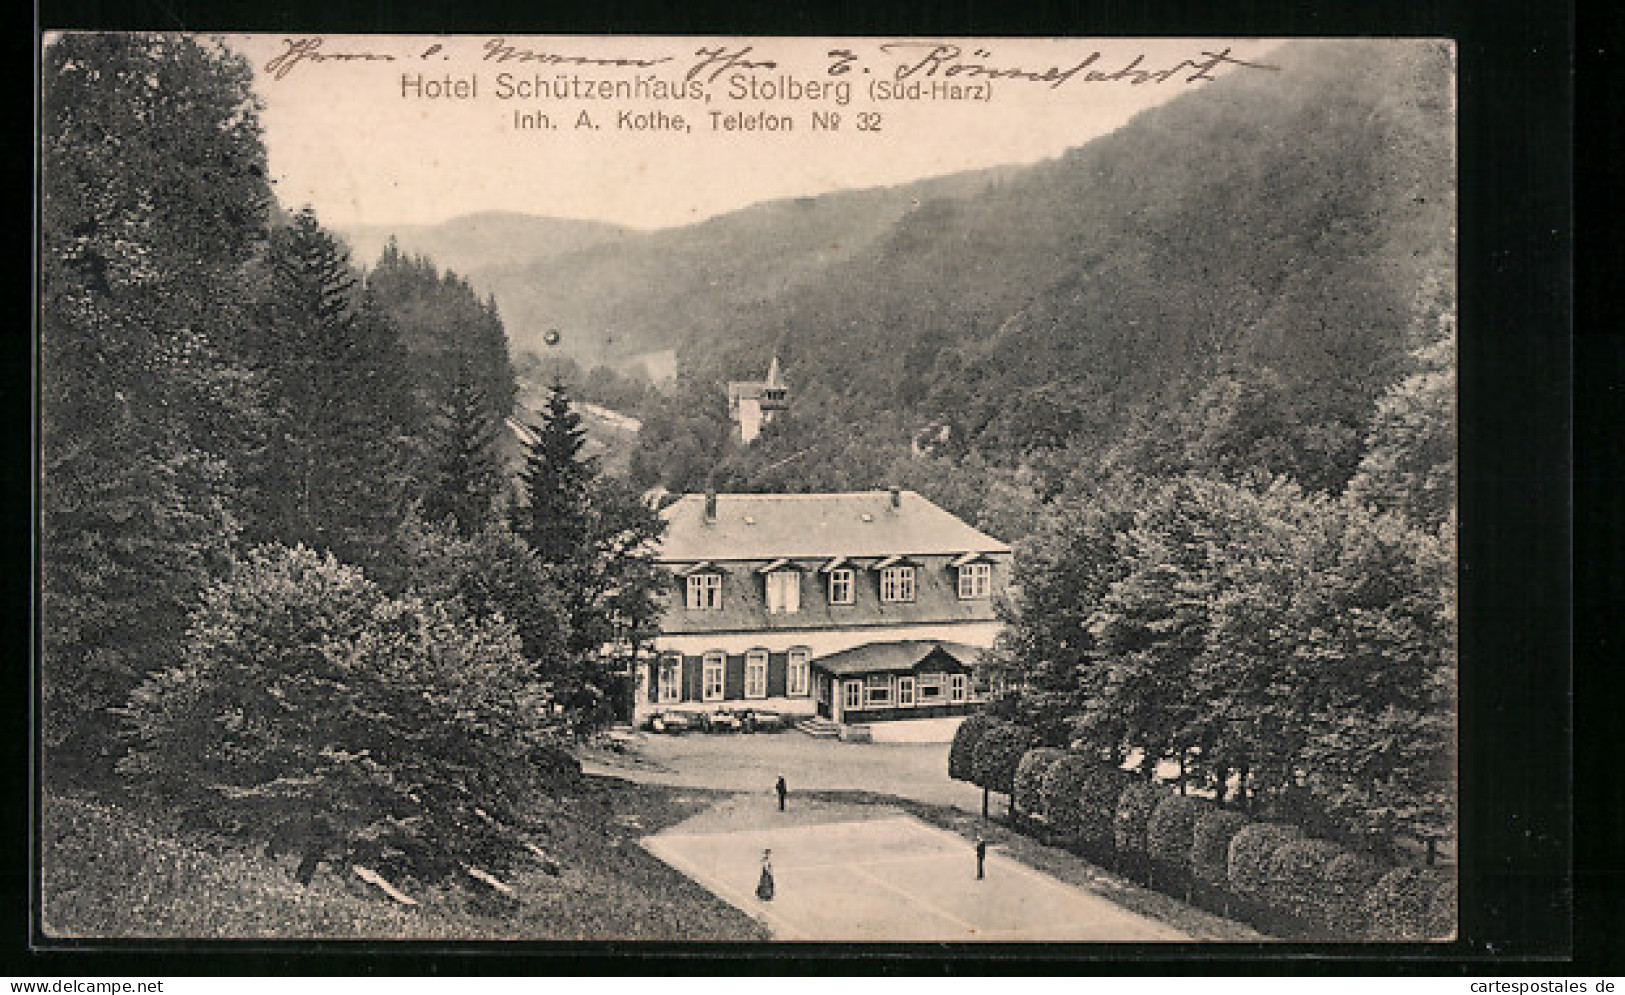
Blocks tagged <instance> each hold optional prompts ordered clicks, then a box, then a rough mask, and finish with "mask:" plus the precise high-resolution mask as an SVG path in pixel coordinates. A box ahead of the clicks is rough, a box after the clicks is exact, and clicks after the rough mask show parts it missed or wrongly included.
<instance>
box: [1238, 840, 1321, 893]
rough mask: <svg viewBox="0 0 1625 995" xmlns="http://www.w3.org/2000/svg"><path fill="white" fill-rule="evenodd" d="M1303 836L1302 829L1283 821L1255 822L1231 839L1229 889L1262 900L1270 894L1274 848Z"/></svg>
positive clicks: (1275, 849) (1277, 848) (1276, 848)
mask: <svg viewBox="0 0 1625 995" xmlns="http://www.w3.org/2000/svg"><path fill="white" fill-rule="evenodd" d="M1302 838H1303V830H1301V829H1299V828H1298V827H1297V826H1293V825H1288V824H1286V823H1284V822H1252V823H1248V824H1247V825H1245V826H1242V827H1241V828H1240V829H1239V830H1237V832H1236V835H1235V836H1233V837H1231V839H1230V875H1229V877H1230V890H1231V891H1234V892H1235V893H1236V894H1238V895H1247V896H1250V897H1255V898H1259V899H1267V898H1268V897H1269V893H1270V892H1269V889H1270V887H1271V884H1272V882H1273V880H1274V879H1273V877H1272V876H1271V864H1270V862H1271V860H1273V859H1274V857H1275V851H1277V850H1279V849H1280V848H1281V847H1283V846H1286V845H1287V844H1288V843H1292V842H1295V841H1297V840H1299V839H1302Z"/></svg>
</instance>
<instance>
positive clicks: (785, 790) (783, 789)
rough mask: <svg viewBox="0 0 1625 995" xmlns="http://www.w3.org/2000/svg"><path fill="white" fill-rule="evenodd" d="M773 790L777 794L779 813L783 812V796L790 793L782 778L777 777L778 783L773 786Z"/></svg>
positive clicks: (781, 776)
mask: <svg viewBox="0 0 1625 995" xmlns="http://www.w3.org/2000/svg"><path fill="white" fill-rule="evenodd" d="M773 790H774V791H777V792H778V793H779V811H780V812H783V811H784V796H785V795H788V794H789V793H790V787H789V785H787V784H785V783H784V776H783V775H782V774H781V775H780V776H779V783H778V784H775V785H773Z"/></svg>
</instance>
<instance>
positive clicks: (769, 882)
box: [756, 850, 773, 902]
mask: <svg viewBox="0 0 1625 995" xmlns="http://www.w3.org/2000/svg"><path fill="white" fill-rule="evenodd" d="M756 897H757V898H759V899H761V900H762V901H764V902H771V901H773V851H772V850H763V851H762V876H761V877H760V878H758V879H757V880H756Z"/></svg>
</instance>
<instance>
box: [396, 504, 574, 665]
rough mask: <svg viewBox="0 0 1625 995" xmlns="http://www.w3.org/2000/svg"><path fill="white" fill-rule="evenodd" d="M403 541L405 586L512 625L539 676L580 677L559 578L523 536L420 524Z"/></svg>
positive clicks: (495, 528)
mask: <svg viewBox="0 0 1625 995" xmlns="http://www.w3.org/2000/svg"><path fill="white" fill-rule="evenodd" d="M401 544H402V563H401V570H402V576H401V578H400V581H399V583H398V586H400V587H402V588H404V589H408V590H411V591H412V592H414V593H416V594H417V595H419V596H420V597H422V598H424V599H425V600H428V601H438V602H452V601H456V602H457V603H459V604H461V605H462V606H463V607H464V608H465V609H466V610H467V611H468V612H469V613H470V614H471V615H473V616H475V617H478V618H490V619H501V620H503V621H505V622H506V623H508V624H510V625H512V626H513V628H514V631H515V633H517V634H518V636H519V644H520V650H521V652H523V653H524V655H525V659H527V660H529V661H530V662H531V664H532V665H533V666H534V667H535V671H536V675H537V677H538V678H539V679H542V680H549V681H562V680H565V679H567V678H568V677H569V676H572V675H573V673H574V667H573V666H572V664H571V663H570V653H571V645H572V642H571V639H570V620H569V617H568V616H567V614H566V613H565V609H564V597H563V595H562V594H561V593H560V592H559V590H558V578H557V575H556V574H555V572H554V571H553V570H551V569H550V568H549V567H547V566H546V565H545V564H543V563H542V562H541V561H540V560H539V559H538V558H537V557H536V554H535V553H534V552H532V551H531V549H530V547H529V546H527V545H526V544H525V542H524V541H523V540H522V539H520V538H519V537H518V536H517V535H515V534H514V533H513V532H511V531H509V530H508V529H506V528H504V527H502V526H501V525H500V524H492V525H489V526H487V527H486V528H485V529H483V530H481V531H479V532H477V533H474V534H473V535H470V536H464V535H462V534H461V533H460V532H459V531H455V530H447V529H444V528H437V527H435V526H432V525H428V524H426V523H423V522H421V521H418V520H416V519H412V520H409V521H408V522H407V523H406V524H405V526H404V527H403V536H402V543H401Z"/></svg>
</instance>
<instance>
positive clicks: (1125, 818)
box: [1112, 781, 1177, 854]
mask: <svg viewBox="0 0 1625 995" xmlns="http://www.w3.org/2000/svg"><path fill="white" fill-rule="evenodd" d="M1169 795H1170V792H1169V791H1168V789H1167V788H1166V787H1165V786H1163V785H1161V784H1157V783H1155V782H1151V781H1134V782H1132V783H1130V784H1129V786H1128V787H1126V788H1124V789H1123V793H1122V794H1120V795H1118V796H1117V811H1116V812H1114V813H1113V818H1112V838H1113V840H1114V842H1115V843H1116V844H1117V850H1118V852H1119V853H1133V854H1143V853H1145V852H1146V827H1147V825H1148V824H1149V823H1150V822H1151V814H1152V813H1153V812H1155V811H1156V810H1157V806H1158V805H1161V804H1162V802H1163V801H1164V799H1166V798H1168V797H1169ZM1176 797H1177V796H1176Z"/></svg>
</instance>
